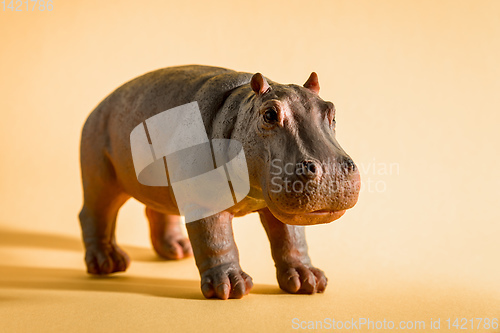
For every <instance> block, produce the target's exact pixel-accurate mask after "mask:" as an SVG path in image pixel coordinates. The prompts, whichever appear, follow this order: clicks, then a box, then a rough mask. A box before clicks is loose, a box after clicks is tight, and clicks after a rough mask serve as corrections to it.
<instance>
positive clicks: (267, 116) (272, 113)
mask: <svg viewBox="0 0 500 333" xmlns="http://www.w3.org/2000/svg"><path fill="white" fill-rule="evenodd" d="M264 121H265V122H266V123H268V124H274V123H275V122H277V121H278V113H277V112H276V110H274V109H273V108H269V109H267V110H266V112H264Z"/></svg>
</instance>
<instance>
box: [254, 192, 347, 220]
mask: <svg viewBox="0 0 500 333" xmlns="http://www.w3.org/2000/svg"><path fill="white" fill-rule="evenodd" d="M266 185H267V184H266V183H264V185H263V194H264V199H265V201H266V203H267V207H268V209H269V210H270V211H271V213H272V214H273V215H274V216H275V217H276V218H277V219H278V220H280V221H281V222H283V223H286V224H291V225H314V224H325V223H330V222H333V221H335V220H337V219H339V218H340V217H341V216H342V215H344V213H345V212H346V209H343V210H331V209H319V210H313V211H309V212H308V211H302V212H297V211H296V212H286V211H283V210H281V209H280V208H279V206H278V205H276V203H275V202H274V201H273V199H272V198H271V197H270V196H269V193H268V192H267V186H266Z"/></svg>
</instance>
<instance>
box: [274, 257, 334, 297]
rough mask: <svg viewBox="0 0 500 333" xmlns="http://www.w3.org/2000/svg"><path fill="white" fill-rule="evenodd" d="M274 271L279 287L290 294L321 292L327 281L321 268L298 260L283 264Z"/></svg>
mask: <svg viewBox="0 0 500 333" xmlns="http://www.w3.org/2000/svg"><path fill="white" fill-rule="evenodd" d="M276 272H277V277H278V283H279V286H280V288H281V289H282V290H284V291H286V292H288V293H291V294H314V293H322V292H324V291H325V289H326V285H327V282H328V279H327V277H326V276H325V273H324V272H323V271H322V270H320V269H318V268H315V267H312V266H309V265H304V264H302V263H300V262H299V263H294V264H288V265H283V266H282V267H279V268H277V271H276Z"/></svg>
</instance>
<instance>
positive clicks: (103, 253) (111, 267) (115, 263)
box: [85, 244, 130, 275]
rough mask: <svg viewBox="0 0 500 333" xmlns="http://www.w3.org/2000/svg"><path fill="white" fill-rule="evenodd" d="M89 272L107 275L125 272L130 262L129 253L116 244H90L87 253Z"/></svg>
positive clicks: (86, 259)
mask: <svg viewBox="0 0 500 333" xmlns="http://www.w3.org/2000/svg"><path fill="white" fill-rule="evenodd" d="M85 263H86V264H87V273H89V274H94V275H106V274H111V273H116V272H124V271H125V270H126V269H127V267H128V265H129V264H130V258H129V257H128V255H127V254H126V253H125V251H123V250H122V249H120V248H119V247H118V246H117V245H116V244H106V245H102V244H100V245H90V246H87V252H86V254H85Z"/></svg>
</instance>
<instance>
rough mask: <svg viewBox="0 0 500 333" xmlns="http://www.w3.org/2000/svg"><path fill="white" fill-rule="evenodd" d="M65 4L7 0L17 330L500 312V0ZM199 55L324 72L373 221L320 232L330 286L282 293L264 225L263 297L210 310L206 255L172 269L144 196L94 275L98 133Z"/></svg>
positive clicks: (11, 280) (12, 313)
mask: <svg viewBox="0 0 500 333" xmlns="http://www.w3.org/2000/svg"><path fill="white" fill-rule="evenodd" d="M0 6H2V5H0ZM53 6H54V8H53V10H52V11H50V12H48V11H43V12H41V11H36V10H35V11H29V12H27V11H25V10H24V11H22V12H12V11H10V10H9V9H7V10H6V11H3V8H2V7H0V28H1V31H2V33H1V35H0V36H1V37H0V112H1V113H0V114H1V121H0V143H1V150H0V151H1V163H0V322H1V323H2V326H6V327H7V328H8V329H11V330H23V331H24V330H25V331H31V330H33V329H36V330H46V331H54V330H73V331H75V330H76V331H78V330H81V331H86V330H89V329H98V330H104V329H109V330H117V331H118V330H120V331H123V330H137V329H140V330H146V329H147V330H149V331H156V330H158V331H163V332H170V331H175V330H181V331H189V330H195V329H196V328H201V327H203V328H204V329H207V330H208V331H210V330H213V331H220V330H223V329H238V330H243V331H244V329H245V328H246V329H248V330H249V331H255V330H260V331H276V332H283V331H287V330H291V331H295V330H293V329H292V320H293V318H299V319H300V320H322V319H323V318H325V317H334V318H337V319H342V320H348V319H350V318H359V317H365V318H370V319H371V320H383V319H384V318H385V319H387V320H394V321H396V322H399V321H400V320H426V321H427V322H428V321H429V320H430V319H431V318H434V319H436V318H441V326H442V327H441V331H447V328H446V326H445V320H446V319H447V318H456V317H459V318H462V317H464V318H472V317H482V318H485V317H488V318H494V317H495V316H496V317H497V318H500V312H499V309H500V285H499V282H498V281H500V265H499V259H498V258H499V254H500V243H499V241H498V240H499V235H500V223H499V221H500V213H499V210H498V200H499V197H500V176H499V175H498V171H499V170H500V155H499V153H498V151H499V150H498V145H499V142H500V131H499V130H498V124H499V122H500V116H499V105H500V94H499V93H498V92H499V91H500V66H499V65H500V64H499V59H500V16H499V15H500V14H499V13H500V2H499V1H484V0H482V1H472V0H469V1H451V0H450V1H445V0H442V1H428V0H425V1H416V0H414V1H413V0H408V1H396V0H394V1H388V0H385V1H370V0H356V1H339V0H335V1H321V0H314V1H308V2H306V1H297V0H288V1H283V2H278V1H276V2H273V1H257V0H254V1H245V2H237V1H220V0H214V1H207V2H203V1H159V0H158V1H130V0H124V1H115V0H108V1H96V0H86V1H80V0H78V1H62V0H55V1H54V4H53ZM191 63H197V64H207V65H216V66H223V67H228V68H232V69H236V70H240V71H248V72H257V71H259V72H261V73H263V74H264V75H266V76H267V77H269V78H271V79H272V80H275V81H277V82H281V83H299V84H302V83H303V82H304V81H305V80H306V79H307V77H308V76H309V74H310V72H311V71H316V72H317V73H318V74H319V79H320V84H321V87H322V88H321V93H320V95H321V96H322V97H323V98H324V99H327V100H331V101H333V102H334V103H335V105H336V108H337V128H338V129H337V138H338V140H339V142H340V143H341V144H342V145H343V147H344V148H345V150H346V151H347V152H348V153H349V154H350V155H351V156H352V157H353V159H354V160H355V161H356V162H357V164H358V165H359V167H360V169H361V173H362V179H363V182H364V187H363V191H362V193H361V195H360V198H359V202H358V204H357V206H356V207H355V208H354V209H352V210H351V211H349V212H348V213H347V214H346V215H345V216H344V217H342V218H341V219H340V220H338V221H336V222H334V223H332V224H329V225H322V226H314V227H308V229H307V231H308V240H309V245H310V253H311V256H312V259H313V262H314V264H315V265H316V266H318V267H320V268H322V269H323V270H325V272H326V273H327V275H328V276H329V277H330V285H329V288H328V289H327V292H326V294H324V295H315V296H312V297H308V296H291V295H285V294H280V292H279V291H278V289H277V287H276V285H277V284H276V281H275V277H274V274H275V273H274V268H273V263H272V260H271V257H270V254H269V246H268V242H267V239H266V237H265V233H264V231H263V230H262V228H261V226H260V225H259V222H258V218H257V215H256V214H252V215H249V216H247V217H244V218H240V219H236V220H235V222H234V224H235V234H236V239H237V243H238V245H239V248H240V253H241V263H242V267H243V269H245V270H246V271H247V272H248V273H249V274H250V275H252V276H253V278H254V282H255V283H256V287H255V292H254V293H252V294H251V295H249V296H248V297H247V298H245V299H244V300H241V301H229V302H217V301H214V302H209V301H204V300H202V299H201V292H200V291H199V286H198V273H197V270H196V267H195V265H194V261H193V260H192V259H187V260H183V261H180V262H162V261H159V260H156V259H155V256H154V254H153V252H152V251H151V250H150V249H149V241H148V229H147V223H146V220H145V217H144V214H143V207H142V206H141V205H140V204H139V203H137V202H135V201H133V200H131V201H129V202H128V203H127V204H126V205H125V206H124V208H123V209H122V210H121V212H120V215H119V221H118V230H117V238H118V241H119V242H120V243H121V244H125V245H126V246H125V248H126V249H127V250H128V252H129V253H130V254H131V256H132V260H133V263H132V266H131V268H130V269H129V271H128V272H127V273H125V274H122V275H121V276H120V277H117V278H114V279H109V280H95V279H88V278H87V277H86V276H85V274H84V269H85V268H84V265H83V259H82V258H83V249H82V246H81V245H80V240H79V232H80V231H79V225H78V220H77V214H78V211H79V209H80V205H81V198H82V193H81V187H80V178H79V177H80V176H79V164H78V146H79V136H80V131H81V127H82V125H83V122H84V121H85V119H86V117H87V115H88V114H89V113H90V111H91V110H92V109H93V108H94V107H95V106H96V105H97V103H99V101H100V100H102V99H103V98H104V97H105V96H106V95H107V94H108V93H110V92H111V91H112V90H113V89H115V88H116V87H117V86H119V85H120V84H122V83H124V82H125V81H127V80H129V79H131V78H133V77H135V76H138V75H140V74H143V73H145V72H147V71H150V70H153V69H157V68H161V67H167V66H173V65H180V64H191ZM85 318H90V319H89V320H88V321H87V320H84V319H85ZM427 325H428V323H427ZM427 327H429V326H427ZM490 331H491V330H490Z"/></svg>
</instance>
